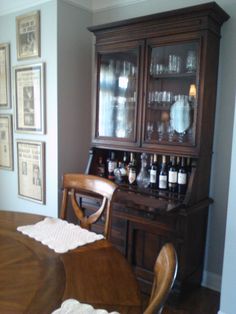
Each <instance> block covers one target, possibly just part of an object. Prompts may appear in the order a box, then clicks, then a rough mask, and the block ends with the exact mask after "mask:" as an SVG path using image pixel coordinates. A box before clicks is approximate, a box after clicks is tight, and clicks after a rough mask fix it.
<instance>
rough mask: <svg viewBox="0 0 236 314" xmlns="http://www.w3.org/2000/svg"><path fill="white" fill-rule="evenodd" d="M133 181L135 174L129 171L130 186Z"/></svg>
mask: <svg viewBox="0 0 236 314" xmlns="http://www.w3.org/2000/svg"><path fill="white" fill-rule="evenodd" d="M135 180H136V172H135V171H132V170H130V171H129V183H130V184H132V183H134V182H135Z"/></svg>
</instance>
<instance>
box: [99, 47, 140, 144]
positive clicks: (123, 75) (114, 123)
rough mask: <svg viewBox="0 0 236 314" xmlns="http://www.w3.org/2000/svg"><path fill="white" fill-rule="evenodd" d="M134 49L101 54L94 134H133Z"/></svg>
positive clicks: (113, 135) (114, 135) (134, 96)
mask: <svg viewBox="0 0 236 314" xmlns="http://www.w3.org/2000/svg"><path fill="white" fill-rule="evenodd" d="M137 55H138V53H137V49H134V50H130V51H127V52H121V53H111V54H104V55H101V58H100V77H99V116H98V128H97V130H98V136H106V137H115V138H127V139H133V138H134V136H135V115H136V95H137V93H136V88H137V87H136V81H137V80H136V77H137Z"/></svg>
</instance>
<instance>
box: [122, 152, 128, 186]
mask: <svg viewBox="0 0 236 314" xmlns="http://www.w3.org/2000/svg"><path fill="white" fill-rule="evenodd" d="M128 165H129V164H128V160H127V153H126V152H124V156H123V166H124V168H125V172H126V175H125V176H124V178H123V180H124V183H128V173H129V169H128Z"/></svg>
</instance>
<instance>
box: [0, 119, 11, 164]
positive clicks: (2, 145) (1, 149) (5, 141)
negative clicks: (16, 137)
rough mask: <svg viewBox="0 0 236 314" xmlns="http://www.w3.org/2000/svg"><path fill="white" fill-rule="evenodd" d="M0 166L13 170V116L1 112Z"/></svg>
mask: <svg viewBox="0 0 236 314" xmlns="http://www.w3.org/2000/svg"><path fill="white" fill-rule="evenodd" d="M0 168H1V169H5V170H13V148H12V116H11V115H10V114H0Z"/></svg>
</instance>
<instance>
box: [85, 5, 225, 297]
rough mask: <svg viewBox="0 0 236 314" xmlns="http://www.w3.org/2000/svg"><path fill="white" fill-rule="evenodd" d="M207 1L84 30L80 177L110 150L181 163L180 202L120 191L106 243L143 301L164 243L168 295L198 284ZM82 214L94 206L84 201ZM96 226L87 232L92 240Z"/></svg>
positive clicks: (209, 57) (212, 28)
mask: <svg viewBox="0 0 236 314" xmlns="http://www.w3.org/2000/svg"><path fill="white" fill-rule="evenodd" d="M228 18H229V16H228V15H227V14H226V13H225V12H224V11H223V10H222V9H221V8H220V7H219V6H218V5H217V4H216V3H214V2H211V3H206V4H203V5H198V6H194V7H188V8H184V9H179V10H175V11H168V12H164V13H158V14H154V15H149V16H144V17H138V18H135V19H130V20H125V21H120V22H115V23H110V24H104V25H99V26H93V27H90V28H89V30H90V31H91V32H93V33H94V35H95V37H96V87H97V90H96V93H95V95H94V96H95V97H94V98H95V99H94V120H93V138H92V149H91V153H90V157H89V162H88V167H87V172H88V173H90V174H96V173H97V168H98V161H99V158H101V157H102V158H103V160H104V162H105V160H106V159H107V158H108V157H109V154H110V152H111V151H113V152H114V153H115V157H116V159H117V160H122V158H123V154H124V152H134V153H135V154H136V159H137V162H139V160H140V154H141V153H143V152H145V153H147V154H148V155H149V156H150V155H152V154H154V153H155V154H157V155H158V158H159V159H158V160H159V162H160V158H161V156H163V155H165V156H166V157H167V160H169V158H170V156H175V157H181V158H183V157H184V158H186V159H187V158H188V159H190V161H191V165H192V167H191V171H189V172H190V175H189V179H188V186H187V191H186V193H185V194H181V195H180V194H178V193H170V192H168V191H161V190H158V189H156V190H153V189H152V190H151V189H150V188H145V189H144V188H143V189H141V188H139V187H137V186H130V185H129V184H120V187H119V192H118V193H117V196H116V199H115V202H114V206H113V211H112V232H111V241H112V242H113V243H114V245H115V246H117V247H118V248H119V249H120V250H121V252H122V253H123V254H124V255H125V256H126V257H127V259H128V260H129V262H130V264H131V265H132V267H133V269H134V271H135V273H136V276H137V278H138V280H139V282H140V284H141V288H142V291H143V292H147V293H149V292H150V288H151V284H152V279H153V272H152V270H153V265H154V262H155V259H156V256H157V254H158V252H159V250H160V248H161V247H162V245H163V244H164V243H165V242H168V241H171V242H172V243H174V245H175V247H176V250H177V254H178V260H179V268H178V274H177V280H176V285H175V287H176V290H177V291H183V290H184V289H185V288H187V287H188V286H189V284H200V283H201V279H202V271H203V262H204V250H205V239H206V227H207V215H208V206H209V204H210V203H211V201H212V200H210V198H209V196H208V195H209V181H210V170H211V156H212V143H213V133H214V116H215V103H216V86H217V72H218V58H219V41H220V27H221V25H222V23H223V22H225V21H226V20H227V19H228ZM82 202H83V204H84V205H86V206H87V207H88V208H89V209H88V210H89V211H93V210H94V208H95V207H96V206H97V205H98V203H99V199H96V198H94V197H84V198H82ZM101 227H102V221H101V222H100V223H98V224H97V225H95V226H94V230H95V231H97V232H99V231H100V230H101Z"/></svg>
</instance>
